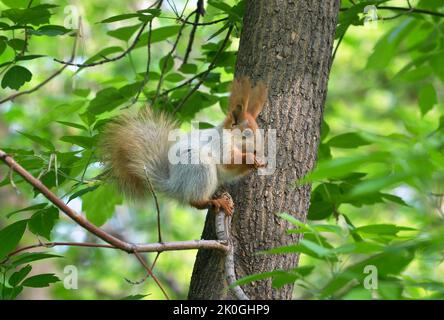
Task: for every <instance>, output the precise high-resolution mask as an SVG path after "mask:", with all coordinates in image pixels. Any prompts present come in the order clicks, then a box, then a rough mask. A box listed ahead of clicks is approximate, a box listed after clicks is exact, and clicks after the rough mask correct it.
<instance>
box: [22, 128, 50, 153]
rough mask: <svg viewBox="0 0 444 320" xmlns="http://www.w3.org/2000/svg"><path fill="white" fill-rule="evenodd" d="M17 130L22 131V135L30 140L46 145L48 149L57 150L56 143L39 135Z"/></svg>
mask: <svg viewBox="0 0 444 320" xmlns="http://www.w3.org/2000/svg"><path fill="white" fill-rule="evenodd" d="M17 132H18V133H20V134H21V135H22V136H24V137H26V138H28V139H29V140H32V141H34V142H35V143H37V144H39V145H41V146H43V147H45V148H46V149H48V150H50V151H55V147H54V145H53V144H52V142H51V141H49V140H48V139H44V138H41V137H37V136H35V135H32V134H29V133H24V132H20V131H17Z"/></svg>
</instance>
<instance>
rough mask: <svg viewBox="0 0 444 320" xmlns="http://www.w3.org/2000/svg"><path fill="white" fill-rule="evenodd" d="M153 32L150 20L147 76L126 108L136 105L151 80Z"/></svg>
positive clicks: (160, 0)
mask: <svg viewBox="0 0 444 320" xmlns="http://www.w3.org/2000/svg"><path fill="white" fill-rule="evenodd" d="M162 4H163V0H159V1H158V2H157V5H156V9H160V7H162ZM152 32H153V20H150V23H149V25H148V42H147V44H146V49H147V61H146V68H145V74H144V76H143V81H142V83H141V85H140V87H139V90H138V91H137V93H136V95H135V97H134V99H133V100H132V102H131V104H130V105H128V106H127V107H126V108H129V107H131V106H132V105H133V104H135V103H136V102H137V101H138V100H139V96H140V94H141V93H142V91H143V88H145V86H146V84H147V83H148V81H149V79H150V67H151V35H152Z"/></svg>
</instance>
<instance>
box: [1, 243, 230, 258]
mask: <svg viewBox="0 0 444 320" xmlns="http://www.w3.org/2000/svg"><path fill="white" fill-rule="evenodd" d="M225 243H226V241H219V240H189V241H173V242H159V243H149V244H135V245H134V250H136V251H137V252H164V251H183V250H194V249H196V250H197V249H214V250H221V251H224V252H226V251H227V250H228V248H227V246H226V245H225ZM60 246H65V247H88V248H102V249H113V250H122V249H121V248H119V247H116V246H113V245H110V244H102V243H92V242H60V241H56V242H45V243H37V244H32V245H29V246H26V247H22V248H19V249H17V250H15V251H13V252H11V253H10V254H9V255H8V258H9V257H12V256H15V255H17V254H19V253H21V252H23V251H28V250H31V249H35V248H53V247H60Z"/></svg>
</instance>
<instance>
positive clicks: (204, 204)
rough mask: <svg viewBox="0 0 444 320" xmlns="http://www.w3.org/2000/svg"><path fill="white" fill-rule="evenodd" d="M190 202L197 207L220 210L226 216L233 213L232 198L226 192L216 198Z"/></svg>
mask: <svg viewBox="0 0 444 320" xmlns="http://www.w3.org/2000/svg"><path fill="white" fill-rule="evenodd" d="M190 204H191V205H192V206H193V207H195V208H197V209H214V211H216V212H218V211H220V210H222V211H223V212H224V213H225V215H227V216H231V215H233V212H234V204H233V200H232V199H231V197H230V196H229V195H228V194H227V193H223V194H222V195H221V196H220V197H218V198H216V199H210V200H203V201H193V202H191V203H190Z"/></svg>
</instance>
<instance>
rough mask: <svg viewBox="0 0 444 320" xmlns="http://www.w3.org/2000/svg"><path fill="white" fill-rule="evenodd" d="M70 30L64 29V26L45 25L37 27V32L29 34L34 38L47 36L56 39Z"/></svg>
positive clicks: (32, 31)
mask: <svg viewBox="0 0 444 320" xmlns="http://www.w3.org/2000/svg"><path fill="white" fill-rule="evenodd" d="M71 31H72V30H70V29H66V28H65V27H64V26H57V25H45V26H41V27H39V28H38V29H37V30H29V34H32V35H35V36H48V37H56V36H62V35H64V34H67V33H69V32H71Z"/></svg>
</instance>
